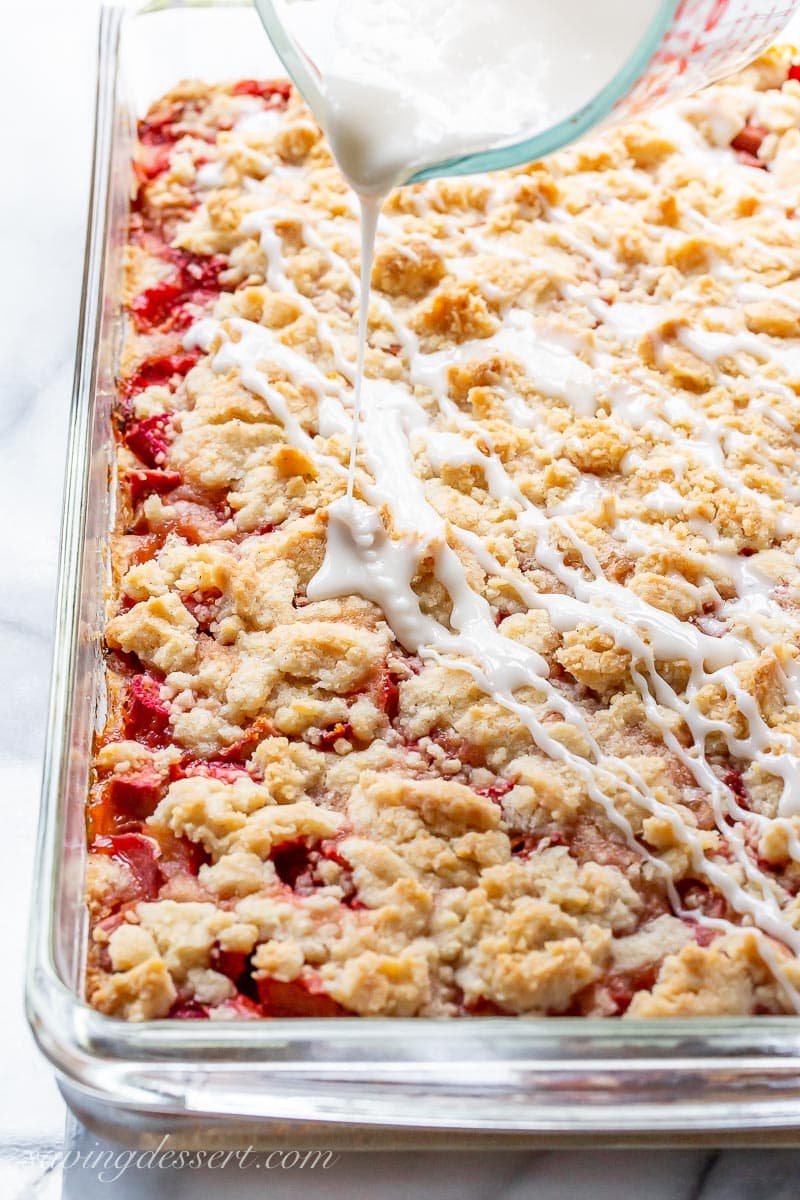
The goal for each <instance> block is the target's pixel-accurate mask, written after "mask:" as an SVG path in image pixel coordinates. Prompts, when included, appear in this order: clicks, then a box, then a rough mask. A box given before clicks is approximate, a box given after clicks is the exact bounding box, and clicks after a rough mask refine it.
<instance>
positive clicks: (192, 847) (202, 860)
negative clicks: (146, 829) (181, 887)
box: [153, 827, 210, 879]
mask: <svg viewBox="0 0 800 1200" xmlns="http://www.w3.org/2000/svg"><path fill="white" fill-rule="evenodd" d="M153 837H154V838H155V839H156V841H157V842H158V847H159V852H160V857H159V864H160V866H161V874H162V875H163V876H164V878H165V879H174V878H175V877H176V876H178V875H192V876H193V877H194V878H197V875H198V872H199V871H200V868H201V867H203V866H205V865H206V864H207V863H208V862H210V859H209V856H208V854H207V853H206V851H205V849H204V847H203V846H201V845H200V844H199V843H197V842H190V841H189V839H188V838H185V837H177V836H176V835H175V834H174V833H172V831H171V830H169V829H163V828H161V827H158V828H156V829H154V830H153Z"/></svg>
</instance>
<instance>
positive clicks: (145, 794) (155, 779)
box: [104, 767, 163, 821]
mask: <svg viewBox="0 0 800 1200" xmlns="http://www.w3.org/2000/svg"><path fill="white" fill-rule="evenodd" d="M104 790H105V796H106V800H107V802H108V805H109V807H110V808H111V809H112V811H113V813H114V815H115V816H116V817H122V818H130V819H131V820H135V821H144V820H146V818H147V817H149V816H150V814H151V813H152V812H153V810H154V809H155V807H156V805H157V804H158V802H159V800H160V799H161V792H162V790H163V780H162V777H161V776H160V775H159V774H158V772H157V771H156V770H154V769H153V768H152V767H145V768H144V769H143V770H141V771H138V772H137V773H136V774H135V775H112V776H111V778H110V779H108V780H107V781H106V783H105V788H104Z"/></svg>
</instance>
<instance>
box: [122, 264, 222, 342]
mask: <svg viewBox="0 0 800 1200" xmlns="http://www.w3.org/2000/svg"><path fill="white" fill-rule="evenodd" d="M164 257H165V258H168V260H169V261H170V262H171V263H173V264H174V267H175V269H174V270H173V272H172V274H171V275H168V276H167V278H166V279H162V280H160V281H159V282H158V283H156V284H154V285H153V286H152V287H150V288H146V289H145V291H143V292H140V293H139V295H138V296H134V298H133V300H132V301H131V303H130V313H131V316H132V317H133V323H134V325H135V326H136V328H137V329H138V330H139V332H140V333H143V332H147V331H148V330H151V329H155V328H158V327H161V326H164V325H168V326H169V327H170V328H172V329H185V328H186V326H187V325H189V324H191V322H192V320H193V319H194V318H193V316H192V314H191V313H190V312H189V311H188V310H187V309H186V308H185V307H184V305H185V304H186V303H192V304H204V303H206V302H207V301H208V300H211V299H213V298H214V297H215V296H217V294H218V293H219V292H220V291H221V290H223V289H222V285H221V284H220V282H219V276H220V272H222V271H224V270H225V268H226V267H227V263H226V261H225V259H224V258H222V257H221V256H220V255H214V257H213V258H201V257H200V256H199V255H197V254H190V253H188V251H186V250H171V249H170V250H168V251H166V252H165V254H164Z"/></svg>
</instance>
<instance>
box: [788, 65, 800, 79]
mask: <svg viewBox="0 0 800 1200" xmlns="http://www.w3.org/2000/svg"><path fill="white" fill-rule="evenodd" d="M786 78H787V79H796V80H800V63H792V65H791V66H790V67H789V73H788V74H787V76H786Z"/></svg>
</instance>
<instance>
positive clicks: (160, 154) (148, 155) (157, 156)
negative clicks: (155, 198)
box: [133, 142, 172, 183]
mask: <svg viewBox="0 0 800 1200" xmlns="http://www.w3.org/2000/svg"><path fill="white" fill-rule="evenodd" d="M171 151H172V143H171V142H165V143H164V145H161V146H148V145H142V146H140V147H139V153H138V155H137V157H136V158H135V159H134V160H133V171H134V174H135V175H136V178H137V179H138V180H139V183H149V182H150V181H151V180H152V179H157V178H158V176H159V175H160V174H161V173H162V172H163V171H166V169H167V167H168V166H169V159H170V153H171Z"/></svg>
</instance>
